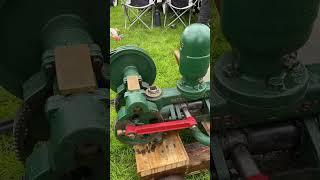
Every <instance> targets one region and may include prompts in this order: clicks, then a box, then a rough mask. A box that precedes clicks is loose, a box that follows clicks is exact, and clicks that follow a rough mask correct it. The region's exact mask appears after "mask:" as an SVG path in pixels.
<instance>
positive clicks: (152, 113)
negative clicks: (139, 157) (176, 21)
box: [111, 24, 210, 145]
mask: <svg viewBox="0 0 320 180" xmlns="http://www.w3.org/2000/svg"><path fill="white" fill-rule="evenodd" d="M197 45H199V46H197ZM180 54H181V58H180V64H179V69H180V72H181V75H182V78H181V79H180V80H179V81H178V82H177V87H174V88H169V89H160V88H159V87H157V86H154V85H152V84H153V82H154V80H155V77H156V68H155V64H154V63H153V61H152V59H151V58H150V57H149V56H148V55H147V54H146V53H145V52H144V51H143V50H142V49H140V48H137V47H134V46H124V47H120V48H118V49H116V50H115V51H113V52H112V55H111V89H112V90H114V91H115V92H117V98H116V110H117V113H118V116H117V122H116V125H115V133H116V137H117V138H118V139H119V140H120V141H121V142H123V143H126V144H131V145H135V144H148V143H158V142H161V140H162V134H163V133H165V132H168V131H173V130H183V129H191V130H192V131H193V133H194V135H195V138H196V139H197V140H198V141H201V142H202V143H204V144H206V145H209V142H210V140H209V137H208V136H207V135H205V134H203V133H202V131H200V130H199V129H198V125H200V123H201V121H205V120H208V115H209V104H210V103H209V92H210V83H209V82H204V81H203V80H202V77H203V76H204V75H205V74H206V72H207V70H208V66H209V59H210V30H209V28H208V27H207V26H205V25H202V24H193V25H190V26H189V27H187V28H186V29H185V31H184V32H183V34H182V37H181V49H180Z"/></svg>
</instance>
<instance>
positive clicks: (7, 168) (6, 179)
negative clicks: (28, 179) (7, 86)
mask: <svg viewBox="0 0 320 180" xmlns="http://www.w3.org/2000/svg"><path fill="white" fill-rule="evenodd" d="M19 104H20V101H19V100H18V99H17V98H16V97H14V96H12V95H11V94H10V93H8V92H7V91H5V90H4V89H3V88H1V87H0V121H1V120H3V119H12V118H13V117H14V115H15V113H16V110H17V108H18V106H19ZM23 172H24V168H23V164H22V163H21V162H20V161H18V160H17V159H16V156H15V153H14V150H13V138H12V136H11V135H0V179H1V180H18V179H20V177H21V176H22V175H23Z"/></svg>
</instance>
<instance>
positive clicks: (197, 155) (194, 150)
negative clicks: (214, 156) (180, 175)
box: [185, 142, 210, 174]
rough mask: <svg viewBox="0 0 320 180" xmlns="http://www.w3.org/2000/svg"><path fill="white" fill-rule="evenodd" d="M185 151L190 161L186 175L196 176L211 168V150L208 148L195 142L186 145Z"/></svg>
mask: <svg viewBox="0 0 320 180" xmlns="http://www.w3.org/2000/svg"><path fill="white" fill-rule="evenodd" d="M185 149H186V151H187V153H188V156H189V159H190V161H189V165H188V170H187V172H186V174H195V173H199V172H201V171H202V170H204V169H209V168H210V148H209V147H208V146H205V145H203V144H200V143H199V142H195V143H191V144H186V145H185Z"/></svg>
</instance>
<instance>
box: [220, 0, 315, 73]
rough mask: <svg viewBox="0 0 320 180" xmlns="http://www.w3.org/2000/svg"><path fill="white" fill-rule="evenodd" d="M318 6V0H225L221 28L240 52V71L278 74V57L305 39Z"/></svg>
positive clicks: (310, 29) (295, 48)
mask: <svg viewBox="0 0 320 180" xmlns="http://www.w3.org/2000/svg"><path fill="white" fill-rule="evenodd" d="M318 8H319V1H318V0H309V1H301V0H282V1H276V0H273V1H270V0H260V1H255V0H246V1H245V2H243V1H232V0H224V1H223V3H222V13H221V27H222V30H223V33H224V35H225V37H226V39H227V40H228V42H229V43H230V44H231V46H232V48H233V49H234V50H235V51H237V52H238V53H239V54H240V62H239V66H240V71H241V72H244V73H247V74H251V75H259V76H265V75H266V74H279V73H280V72H281V68H282V65H281V62H280V61H281V57H282V56H283V55H284V54H287V53H290V52H293V51H295V50H297V49H298V48H300V47H301V46H302V45H303V44H304V43H305V42H306V41H307V40H308V38H309V35H310V33H311V31H312V25H313V22H314V20H315V18H316V17H317V12H318Z"/></svg>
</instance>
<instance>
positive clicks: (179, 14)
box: [164, 0, 198, 27]
mask: <svg viewBox="0 0 320 180" xmlns="http://www.w3.org/2000/svg"><path fill="white" fill-rule="evenodd" d="M172 1H173V0H166V2H165V7H164V14H165V16H164V26H165V27H169V26H170V25H171V24H173V23H174V22H176V21H177V20H178V19H179V20H180V21H181V23H182V24H183V25H184V26H185V27H187V25H186V23H185V22H184V21H185V20H184V19H183V15H184V14H186V12H188V11H189V20H188V25H190V24H191V16H192V8H193V7H194V6H195V5H196V4H197V2H198V0H188V1H189V2H188V5H187V6H185V7H176V6H174V5H173V4H172ZM177 1H179V0H177ZM168 7H170V9H171V10H172V11H173V13H174V15H173V16H172V17H176V18H175V19H174V20H173V21H171V22H170V23H169V24H168V25H166V21H167V16H168ZM172 17H171V18H172Z"/></svg>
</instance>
